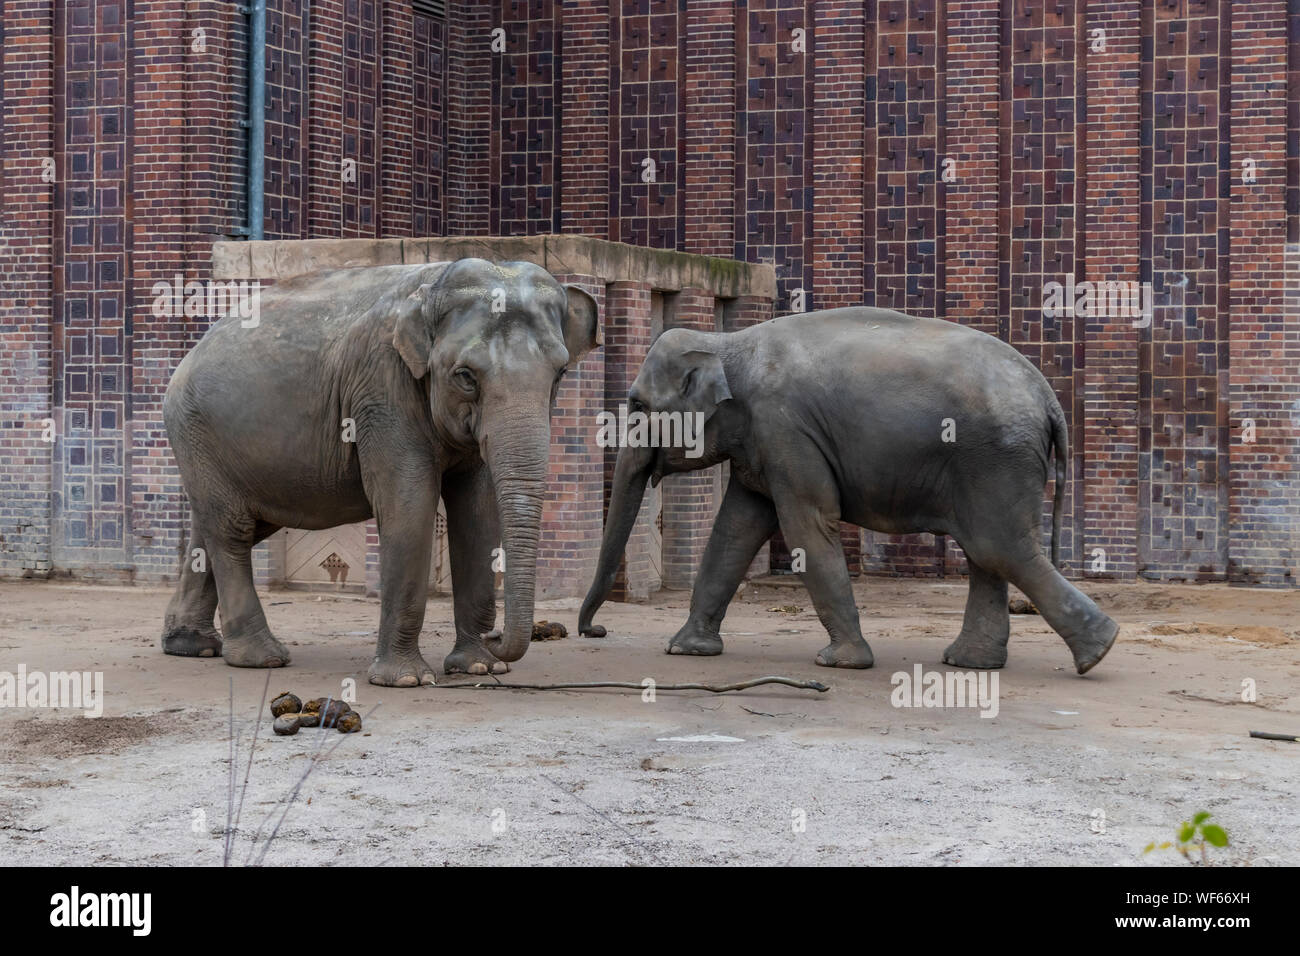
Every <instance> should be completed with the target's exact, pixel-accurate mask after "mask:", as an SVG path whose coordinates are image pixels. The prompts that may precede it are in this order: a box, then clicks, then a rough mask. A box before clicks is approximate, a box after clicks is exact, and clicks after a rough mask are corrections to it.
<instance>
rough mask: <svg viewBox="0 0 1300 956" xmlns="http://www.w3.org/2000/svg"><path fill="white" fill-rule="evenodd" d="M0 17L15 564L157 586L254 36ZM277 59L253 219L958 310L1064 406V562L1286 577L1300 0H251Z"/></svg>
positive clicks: (871, 539)
mask: <svg viewBox="0 0 1300 956" xmlns="http://www.w3.org/2000/svg"><path fill="white" fill-rule="evenodd" d="M0 9H3V17H2V18H0V19H2V22H3V24H4V34H3V41H2V42H3V70H2V72H0V75H2V76H3V78H4V80H3V82H4V89H3V98H4V111H3V123H4V127H3V156H4V195H3V199H2V201H3V204H4V205H3V209H4V219H3V223H2V224H0V227H2V229H3V236H4V237H5V242H6V245H5V248H4V252H3V256H4V259H3V262H4V272H5V274H4V279H5V281H4V282H3V283H0V336H3V339H2V340H0V341H2V342H3V349H4V353H3V354H4V357H5V364H4V366H3V368H0V443H2V445H0V447H2V449H3V451H4V457H5V462H6V466H5V468H4V472H3V474H2V475H0V482H3V486H2V487H3V490H4V495H3V497H2V498H0V573H3V574H6V575H12V574H20V573H23V572H24V571H35V572H42V573H43V572H44V571H45V570H46V569H48V568H49V567H51V566H53V567H55V568H60V569H65V570H78V571H79V572H81V573H94V574H98V575H101V576H110V577H111V576H113V575H117V576H119V577H121V576H126V577H129V576H130V575H132V574H137V575H139V576H140V577H141V578H144V579H154V578H157V577H160V576H165V575H167V574H170V573H172V572H171V569H172V566H173V565H174V563H175V557H176V553H177V550H178V548H179V546H180V533H181V531H180V529H181V526H182V524H183V521H184V505H183V502H182V501H181V499H180V496H179V494H178V491H179V488H178V483H177V481H176V477H175V472H174V468H173V467H172V464H171V460H170V455H169V452H168V450H167V447H166V442H165V439H164V437H163V435H162V432H161V428H160V423H159V421H158V399H159V396H160V394H161V390H162V388H163V387H165V382H166V379H167V376H168V375H169V374H170V370H171V369H172V368H173V367H174V365H175V363H176V361H178V360H179V357H180V356H181V355H182V354H184V351H185V350H186V349H187V348H188V347H189V345H190V344H192V342H193V341H194V339H195V338H196V337H197V336H198V335H199V334H201V333H202V331H203V329H204V328H206V325H207V323H208V322H209V321H210V318H208V317H202V316H197V317H179V318H177V317H173V318H171V319H168V320H160V319H159V318H158V317H156V316H153V315H152V314H151V313H150V310H149V309H148V305H149V303H150V300H151V296H150V292H151V286H152V283H153V282H155V281H158V280H159V279H161V278H163V277H166V276H167V275H169V274H173V273H174V271H175V270H177V269H180V270H182V271H183V272H184V273H185V274H186V276H187V277H188V278H194V277H201V276H202V275H203V272H204V269H205V268H206V262H207V253H206V249H207V246H208V244H209V243H210V242H211V240H212V239H213V238H214V237H225V236H229V235H237V234H238V233H239V230H240V229H241V227H242V226H243V225H244V186H245V184H244V182H243V168H244V158H245V151H246V150H245V136H246V134H245V132H244V130H243V129H242V127H241V126H240V121H241V120H242V119H243V115H244V114H243V110H244V106H243V103H244V86H245V81H246V65H245V61H246V48H245V45H244V44H245V30H246V27H245V19H244V16H243V15H242V14H241V12H240V11H239V10H238V9H237V7H236V5H234V4H211V3H203V2H198V0H136V2H134V3H131V4H128V3H126V2H125V0H101V2H93V3H92V2H90V0H39V2H38V0H4V2H3V4H2V5H0ZM495 28H500V29H501V30H502V31H504V32H503V33H502V34H501V36H502V39H503V48H502V49H501V50H500V51H499V52H497V51H494V49H493V42H494V34H493V30H494V29H495ZM128 41H129V42H128ZM268 41H269V49H268V56H267V62H268V78H267V79H268V113H267V129H266V143H265V145H266V149H267V200H266V221H265V224H264V225H265V229H266V231H267V234H268V236H272V237H284V238H289V237H293V238H315V237H329V236H374V235H394V236H397V235H411V234H416V235H418V234H457V235H484V234H488V233H490V232H493V231H499V232H503V233H506V234H526V233H536V232H547V231H556V230H558V231H569V232H580V233H584V234H586V235H592V236H598V237H604V238H612V239H622V240H627V241H631V242H635V243H639V244H646V245H651V246H656V247H661V248H673V249H679V250H683V251H691V252H707V253H715V254H716V253H725V254H729V255H733V256H735V257H737V258H741V259H745V260H748V261H761V262H771V263H772V264H773V265H774V266H775V268H776V269H777V272H778V282H779V296H778V301H777V309H778V311H779V312H781V313H784V312H787V311H789V310H790V309H792V308H795V307H799V306H800V305H802V307H803V308H821V307H826V306H832V305H838V304H851V303H854V302H858V301H865V302H868V303H874V304H878V305H887V306H892V307H897V308H903V309H906V310H908V311H911V312H915V313H917V314H924V315H936V316H940V317H943V318H946V319H948V320H950V321H957V322H962V323H965V324H969V325H973V326H975V327H978V328H981V329H983V330H985V331H988V332H990V333H991V334H995V335H999V336H1000V337H1002V338H1003V339H1005V340H1007V341H1009V342H1011V343H1013V344H1014V345H1015V346H1016V347H1017V348H1019V349H1021V350H1022V351H1023V352H1024V353H1025V354H1026V355H1028V356H1029V357H1030V358H1031V359H1032V360H1033V361H1034V362H1036V363H1037V364H1038V365H1039V367H1040V368H1042V369H1043V371H1044V374H1045V375H1046V376H1047V377H1048V380H1049V381H1050V382H1051V383H1052V385H1053V387H1054V388H1055V389H1056V391H1057V394H1058V395H1059V396H1060V398H1061V401H1062V405H1063V407H1064V409H1065V412H1066V415H1067V418H1068V420H1069V423H1070V431H1071V442H1072V449H1073V452H1072V456H1071V461H1070V472H1071V476H1072V481H1071V489H1070V495H1069V497H1068V499H1067V502H1066V520H1065V522H1064V528H1063V544H1064V549H1063V551H1064V554H1065V556H1066V559H1067V563H1068V568H1069V571H1070V573H1071V574H1074V575H1091V576H1098V577H1108V578H1110V577H1113V578H1118V579H1132V578H1134V577H1137V576H1139V575H1141V576H1145V577H1154V578H1179V579H1198V580H1204V579H1215V580H1218V579H1228V578H1231V579H1232V580H1239V581H1243V582H1251V581H1258V582H1261V583H1268V584H1292V583H1294V579H1295V574H1294V562H1295V550H1296V549H1295V544H1294V542H1295V537H1296V522H1297V518H1296V501H1297V498H1298V497H1300V492H1297V487H1296V482H1297V479H1296V477H1295V468H1296V457H1297V428H1296V424H1295V419H1294V412H1293V409H1294V403H1295V401H1296V400H1297V397H1298V396H1297V390H1298V389H1300V385H1298V384H1297V381H1296V373H1295V369H1296V367H1297V362H1296V356H1297V351H1296V350H1297V348H1298V347H1300V346H1298V345H1297V336H1300V331H1298V326H1300V314H1298V312H1297V304H1298V303H1297V292H1296V272H1295V270H1296V260H1295V252H1294V249H1295V248H1296V246H1297V244H1300V2H1297V0H1266V2H1259V3H1246V2H1234V0H1179V2H1178V3H1175V4H1172V5H1170V4H1169V3H1165V2H1163V0H1097V2H1093V3H1089V4H1086V5H1085V4H1083V3H1082V2H1081V0H1070V2H1065V3H1062V4H1059V5H1058V4H1048V5H1043V4H1032V3H1019V2H1015V3H1007V2H1004V0H914V2H911V3H907V4H904V3H901V2H891V0H867V2H865V3H861V4H857V3H849V2H845V0H745V2H740V0H701V2H698V3H696V2H692V3H688V4H683V3H673V2H668V0H662V2H661V0H489V2H476V0H449V2H448V4H447V11H446V14H445V15H444V16H439V15H436V14H429V13H428V12H427V11H416V10H412V8H411V4H410V3H409V2H408V0H355V2H354V0H347V2H344V0H314V2H312V3H311V4H309V5H308V4H305V3H303V0H269V2H268ZM42 159H49V160H51V161H52V162H53V164H54V172H53V177H54V179H53V181H52V182H50V181H46V180H45V179H44V178H42V174H41V171H42V169H43V167H42V168H38V167H39V166H40V163H41V160H42ZM345 160H346V161H349V162H348V163H346V164H345V162H344V161H345ZM646 160H650V161H651V163H652V166H651V164H648V163H647V162H646ZM1246 161H1251V163H1252V170H1253V172H1252V175H1253V181H1250V182H1247V181H1246V177H1245V165H1244V164H1245V163H1246ZM651 170H653V175H650V173H651ZM1288 242H1289V243H1291V245H1290V246H1288V245H1287V243H1288ZM1067 279H1069V280H1072V281H1075V282H1084V281H1089V282H1125V283H1150V284H1151V287H1152V291H1153V298H1154V312H1153V315H1152V317H1151V321H1150V323H1149V324H1140V323H1138V324H1135V323H1134V322H1132V321H1130V320H1129V318H1128V317H1126V316H1122V315H1102V316H1096V315H1089V316H1083V315H1079V316H1074V315H1063V316H1058V317H1048V316H1044V314H1043V294H1044V286H1045V285H1046V284H1047V283H1048V282H1051V281H1065V280H1067ZM646 294H647V295H648V294H649V293H648V292H647V293H646ZM800 298H801V299H802V301H801V302H800V301H798V300H799V299H800ZM640 308H641V304H640V303H639V300H638V302H636V303H634V302H632V301H631V300H629V301H628V309H629V311H628V312H627V316H626V320H625V319H624V317H623V316H622V315H621V314H620V313H618V312H617V311H615V312H611V319H610V323H609V326H608V331H610V332H611V333H614V335H615V339H617V333H616V329H617V328H618V327H619V326H620V323H622V322H624V321H627V322H632V323H635V322H638V321H639V319H637V318H636V315H638V314H639V312H637V310H638V309H640ZM729 308H730V309H731V311H732V313H734V312H735V309H734V307H729ZM730 321H731V319H729V318H727V314H724V322H730ZM640 334H641V333H640V332H637V333H635V335H640ZM635 335H633V337H632V338H635ZM631 342H632V339H629V345H628V348H632V345H631ZM636 347H637V348H639V347H640V346H639V345H638V346H636ZM609 354H612V353H609ZM627 354H629V355H631V354H634V352H628V353H627ZM623 360H628V359H627V356H626V355H625V356H624V359H623ZM626 371H627V370H626V369H625V370H622V371H616V372H615V373H612V374H614V376H615V377H616V378H617V377H619V376H623V377H626ZM586 374H587V371H586V370H585V367H584V371H583V372H582V373H580V376H579V377H581V376H582V375H586ZM591 374H593V375H594V374H595V373H594V372H593V373H591ZM610 375H611V372H610V369H609V367H608V366H607V367H605V368H604V369H603V370H602V371H601V373H600V375H599V378H600V379H601V381H602V382H604V385H605V387H606V388H608V387H609V386H610V382H609V377H610ZM620 380H621V379H620ZM604 400H605V399H604V398H602V399H601V401H602V402H603V401H604ZM46 417H53V418H55V419H56V421H57V425H58V436H59V437H58V441H57V442H55V443H54V444H53V447H52V448H51V447H50V444H49V443H45V442H42V441H41V440H40V435H39V433H37V432H36V431H35V430H34V424H33V423H34V422H37V421H43V420H44V419H45V418H46ZM1248 424H1249V425H1251V426H1253V431H1248V428H1247V426H1248ZM1248 435H1250V436H1252V437H1254V439H1255V440H1254V441H1247V440H1246V438H1247V436H1248ZM600 457H601V462H600V467H601V468H602V469H603V468H607V467H608V463H607V462H605V461H604V460H603V459H604V457H605V456H604V455H603V453H602V455H601V456H600ZM10 462H12V464H10ZM570 466H572V467H584V465H583V463H582V462H578V461H575V462H571V463H569V464H566V465H565V468H568V467H570ZM593 467H594V465H593ZM558 473H559V472H557V474H558ZM563 473H568V472H567V471H566V472H563ZM1047 501H1048V497H1047V494H1046V493H1045V500H1044V519H1045V522H1046V517H1047V514H1048V513H1049V512H1048V506H1047ZM583 507H585V505H584V506H583ZM579 513H580V514H581V517H575V519H574V520H575V521H576V522H577V523H578V524H579V525H582V523H583V522H586V521H588V520H590V519H589V516H588V515H587V514H586V512H585V511H583V510H582V508H579V509H578V511H576V512H574V514H575V515H578V514H579ZM583 526H584V527H585V525H583ZM859 541H861V542H862V544H863V556H862V559H861V560H862V564H863V566H864V567H865V568H867V569H868V570H873V571H879V572H884V573H900V572H901V573H916V574H944V573H958V572H960V571H961V570H962V568H963V561H962V556H961V554H960V551H959V549H958V548H956V546H955V545H954V544H953V543H952V542H951V541H946V540H934V539H933V538H931V537H930V536H928V535H913V536H889V535H873V534H870V533H868V534H866V535H863V536H859V535H858V534H857V533H856V532H852V533H850V534H849V535H848V536H847V538H846V548H847V550H848V552H849V556H850V561H851V562H852V563H855V564H856V549H857V547H858V543H859ZM775 555H776V560H777V561H778V563H779V561H780V549H779V548H777V549H775ZM583 560H586V558H584V559H583Z"/></svg>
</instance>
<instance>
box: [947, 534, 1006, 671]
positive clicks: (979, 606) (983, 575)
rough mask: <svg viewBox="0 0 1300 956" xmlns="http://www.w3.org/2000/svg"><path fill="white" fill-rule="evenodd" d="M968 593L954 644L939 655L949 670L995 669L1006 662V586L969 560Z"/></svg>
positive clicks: (1002, 580)
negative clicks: (964, 612)
mask: <svg viewBox="0 0 1300 956" xmlns="http://www.w3.org/2000/svg"><path fill="white" fill-rule="evenodd" d="M968 564H969V566H970V591H969V592H968V593H967V595H966V616H965V617H964V618H963V619H962V625H961V633H960V634H959V635H957V640H955V641H953V642H952V643H951V644H949V645H948V649H947V650H945V651H944V652H943V662H944V663H945V664H950V665H952V666H953V667H965V668H972V669H976V668H978V669H985V668H988V669H995V668H999V667H1003V666H1004V665H1005V664H1006V662H1007V640H1008V638H1009V637H1010V636H1011V618H1010V615H1009V614H1008V612H1007V582H1006V580H1005V579H1004V578H1000V577H998V576H997V575H996V574H993V573H992V572H989V571H986V570H984V568H982V567H980V566H979V565H978V564H976V563H975V562H974V561H971V560H969V558H968Z"/></svg>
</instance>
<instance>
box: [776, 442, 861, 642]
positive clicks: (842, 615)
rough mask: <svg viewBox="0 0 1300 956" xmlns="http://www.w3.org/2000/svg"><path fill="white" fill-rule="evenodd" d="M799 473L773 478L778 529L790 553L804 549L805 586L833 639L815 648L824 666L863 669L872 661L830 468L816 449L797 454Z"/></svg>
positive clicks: (837, 495) (823, 624) (819, 616)
mask: <svg viewBox="0 0 1300 956" xmlns="http://www.w3.org/2000/svg"><path fill="white" fill-rule="evenodd" d="M795 460H796V461H797V462H798V464H797V465H796V467H797V468H798V472H797V473H793V474H787V475H786V476H783V477H782V478H778V479H776V480H774V484H773V487H774V489H775V488H776V487H780V488H781V492H780V493H779V494H778V495H777V496H776V504H777V512H778V514H779V516H780V520H781V532H782V533H783V534H784V535H785V541H786V544H787V545H789V546H790V549H791V551H792V552H794V550H795V549H796V548H798V549H802V551H803V558H804V560H805V561H806V562H807V567H806V568H805V569H804V571H803V583H804V587H806V588H807V589H808V594H809V596H810V597H811V598H812V602H813V606H814V607H816V608H817V617H818V618H819V619H820V620H821V622H822V626H823V627H825V628H826V632H827V633H828V634H829V635H830V638H831V642H830V643H829V644H827V645H826V646H825V647H823V648H822V649H821V650H820V651H818V652H817V658H816V662H817V663H818V664H820V665H821V666H822V667H853V668H866V667H870V666H872V664H874V663H875V658H874V657H873V656H872V653H871V647H870V646H869V645H868V644H867V642H866V640H865V639H864V638H863V637H862V628H861V625H860V624H859V622H858V608H857V605H856V604H855V603H854V600H853V583H852V581H851V580H850V579H849V568H848V565H847V564H845V562H844V548H843V545H841V544H840V531H839V527H840V507H839V492H838V489H837V487H836V484H835V478H834V476H833V475H832V474H831V473H830V469H829V468H824V467H823V468H817V467H815V465H814V463H815V462H817V461H818V453H817V451H816V449H812V448H809V449H807V450H806V452H805V453H804V454H803V455H801V456H797V457H796V459H795Z"/></svg>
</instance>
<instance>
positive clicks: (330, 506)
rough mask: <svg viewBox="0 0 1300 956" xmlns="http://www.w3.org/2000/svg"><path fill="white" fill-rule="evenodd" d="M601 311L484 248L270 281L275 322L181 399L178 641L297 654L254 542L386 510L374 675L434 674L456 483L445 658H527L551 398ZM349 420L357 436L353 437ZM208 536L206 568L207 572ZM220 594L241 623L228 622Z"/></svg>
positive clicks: (265, 656)
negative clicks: (257, 566) (265, 600)
mask: <svg viewBox="0 0 1300 956" xmlns="http://www.w3.org/2000/svg"><path fill="white" fill-rule="evenodd" d="M494 289H501V290H504V292H505V298H504V307H505V311H503V312H499V311H493V305H494V296H493V290H494ZM497 301H498V302H500V301H501V300H500V299H499V297H498V300H497ZM596 322H597V317H596V304H595V302H594V301H593V300H592V299H591V297H590V296H588V295H587V294H586V293H585V292H582V291H581V290H579V289H575V288H566V287H562V286H561V285H559V283H557V282H556V281H555V280H554V279H553V278H552V277H551V276H550V275H548V274H547V273H546V272H545V271H543V270H542V269H541V268H540V267H538V266H535V265H531V264H529V263H524V262H506V263H491V262H486V261H484V260H482V259H462V260H460V261H458V262H455V263H451V264H447V263H435V264H429V265H415V266H382V267H378V268H365V269H342V270H337V271H332V272H322V273H317V274H314V275H308V276H302V277H299V278H295V279H292V280H290V281H287V282H284V283H282V284H279V285H276V286H275V287H273V288H270V289H267V290H264V291H263V293H262V297H261V316H260V325H258V326H257V327H255V328H243V327H241V323H240V320H239V318H238V317H234V316H232V317H227V318H223V319H221V320H220V321H218V322H217V323H216V324H215V325H213V327H212V329H211V330H210V331H209V332H208V333H207V335H206V336H204V338H203V340H202V341H200V342H199V344H198V345H196V346H195V347H194V350H193V351H192V352H190V354H189V355H188V356H186V357H185V359H184V361H182V362H181V364H180V366H179V367H178V368H177V370H176V374H175V375H174V376H172V381H171V384H170V385H169V386H168V388H167V395H166V398H165V399H164V402H163V418H164V420H165V421H166V424H167V434H168V436H169V437H170V439H171V444H172V448H173V450H174V451H175V453H176V459H177V462H178V464H179V465H180V472H181V477H182V479H183V480H184V483H185V490H186V491H187V493H188V494H189V499H190V505H191V508H192V520H191V541H190V550H189V551H188V552H187V553H186V554H185V555H183V559H182V563H181V576H180V581H179V582H178V584H177V588H176V593H175V595H174V596H173V597H172V600H171V604H170V605H169V606H168V608H167V616H166V622H165V625H164V630H163V638H162V644H163V650H164V651H166V653H168V654H178V655H181V656H189V657H211V656H215V655H218V654H220V655H222V656H224V657H225V659H226V663H228V664H233V665H235V666H237V667H279V666H283V665H285V664H287V663H288V662H289V652H288V651H287V650H286V649H285V647H284V645H283V644H281V643H280V642H279V641H278V640H276V639H275V637H273V636H272V634H271V632H270V630H269V629H268V627H267V624H266V618H265V616H264V615H263V613H262V607H261V604H260V603H259V602H258V599H257V594H256V593H255V591H254V589H253V575H252V565H251V562H250V557H249V551H250V549H251V548H252V547H253V545H254V544H256V543H257V542H258V541H261V540H262V539H263V538H265V537H267V536H268V535H270V534H272V533H274V532H275V531H277V530H278V529H280V528H284V527H287V528H307V529H313V528H331V527H334V526H336V525H341V524H348V523H351V522H355V521H364V520H365V519H367V518H370V517H372V516H373V517H374V518H376V519H377V522H378V526H379V539H380V578H381V590H382V609H381V612H380V625H379V646H378V650H377V652H376V656H375V659H374V662H373V663H372V664H371V666H370V675H369V676H370V682H371V683H373V684H383V685H385V686H390V687H410V686H416V685H419V684H428V683H433V680H434V671H433V668H431V667H430V666H429V665H428V664H427V663H426V662H425V660H424V658H423V657H421V656H420V650H419V646H418V641H419V636H420V628H421V626H422V624H423V623H424V610H425V602H426V600H427V590H428V580H429V563H430V558H431V552H432V542H433V528H434V517H435V513H436V510H437V507H438V500H439V496H441V497H442V499H443V500H444V501H445V503H446V512H447V533H448V538H449V548H450V557H451V566H452V586H453V589H454V591H455V616H456V645H455V648H454V649H453V650H452V652H451V654H450V655H448V657H447V659H446V660H445V662H444V664H443V667H444V669H445V670H446V671H447V672H448V673H453V672H468V673H479V674H481V673H487V672H489V671H492V672H501V671H505V670H508V669H509V668H508V665H507V662H509V661H515V660H518V659H519V658H521V657H522V656H523V655H524V652H525V651H526V650H527V649H528V644H529V640H530V637H531V633H532V625H533V595H534V574H535V569H536V561H537V542H538V535H539V532H540V527H541V517H542V496H543V492H544V490H545V488H544V482H545V478H546V468H547V459H548V456H549V452H550V406H551V403H552V401H553V400H554V397H555V391H556V388H557V387H558V385H559V381H560V377H561V376H562V375H563V373H564V371H565V369H566V367H567V368H572V367H573V366H575V365H576V364H577V362H578V360H579V359H580V358H581V357H582V355H583V354H584V353H586V352H587V351H588V350H589V349H590V348H592V346H593V345H594V344H595V342H596V337H597V334H598V333H597V324H596ZM345 419H352V420H353V422H355V441H352V442H348V441H344V431H345ZM497 547H503V548H504V552H505V559H506V583H505V603H506V610H505V622H504V626H503V630H502V631H494V626H495V623H496V605H495V602H494V600H493V593H492V591H493V570H492V560H493V556H492V550H493V549H494V548H497ZM196 548H201V549H203V550H204V552H206V569H205V570H203V571H195V570H194V569H193V559H192V558H191V557H190V555H191V554H193V549H196ZM218 604H220V608H221V625H222V631H223V632H224V635H222V634H218V632H217V630H216V629H215V628H214V626H213V612H214V611H215V610H216V608H217V606H218Z"/></svg>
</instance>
